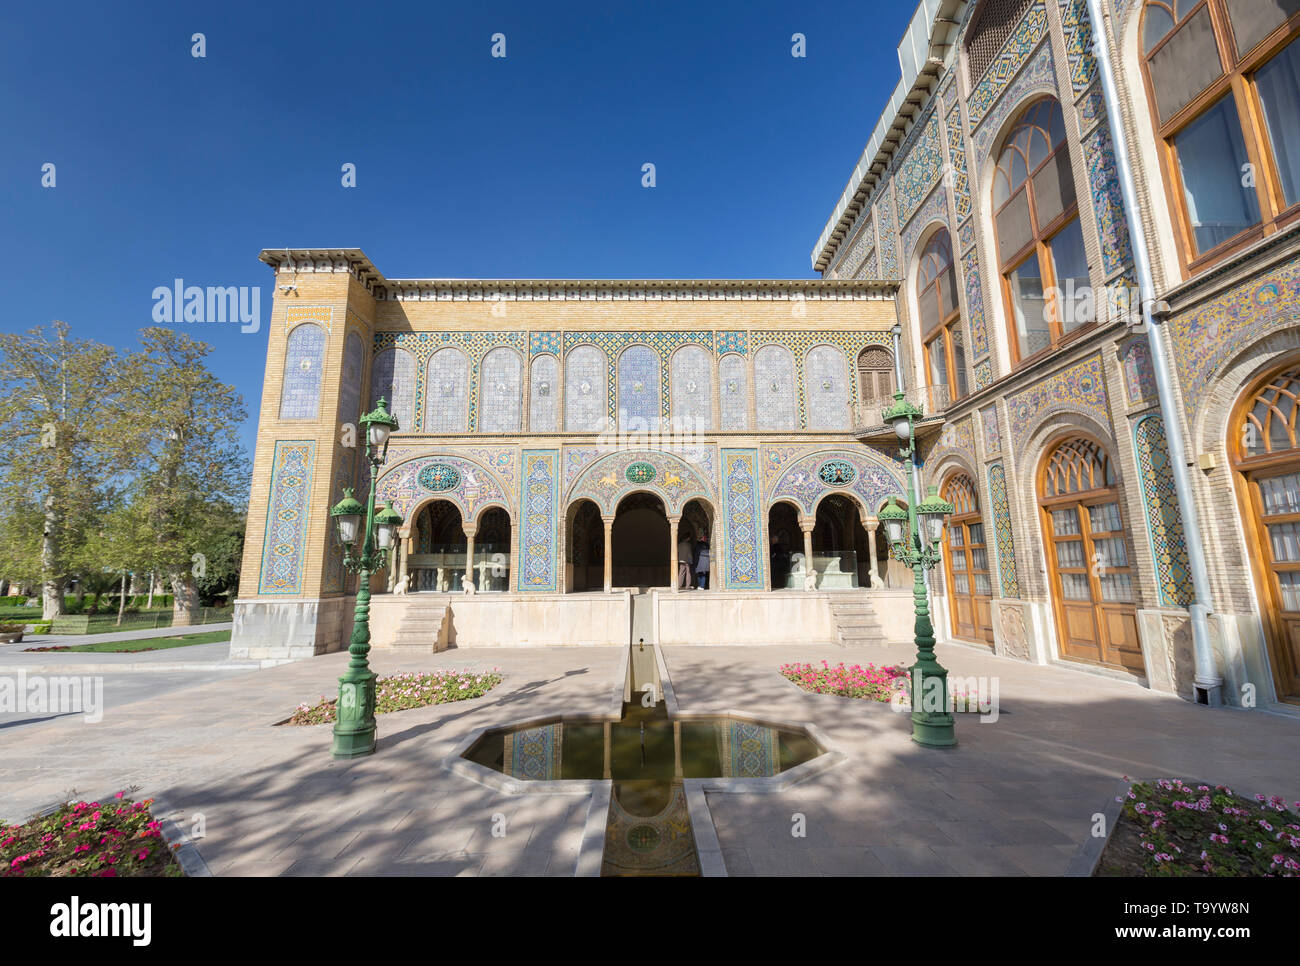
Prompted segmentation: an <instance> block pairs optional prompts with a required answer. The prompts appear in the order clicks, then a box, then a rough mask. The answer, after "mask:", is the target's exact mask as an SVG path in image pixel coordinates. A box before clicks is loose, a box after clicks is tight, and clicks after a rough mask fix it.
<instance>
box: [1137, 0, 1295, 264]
mask: <svg viewBox="0 0 1300 966" xmlns="http://www.w3.org/2000/svg"><path fill="white" fill-rule="evenodd" d="M1149 5H1150V0H1146V2H1144V3H1143V5H1142V13H1141V17H1140V20H1139V23H1138V44H1139V47H1138V58H1139V60H1140V61H1141V66H1142V82H1143V86H1144V87H1145V90H1146V96H1147V104H1148V106H1149V109H1150V116H1151V124H1152V126H1153V128H1154V130H1155V135H1156V148H1157V154H1158V155H1159V158H1160V172H1161V175H1162V176H1163V177H1164V181H1165V187H1166V189H1167V190H1168V192H1169V195H1170V199H1169V200H1170V206H1169V207H1170V209H1171V211H1172V214H1173V219H1174V243H1175V245H1176V246H1177V250H1178V260H1179V264H1180V265H1181V266H1182V268H1183V277H1184V278H1191V277H1192V276H1194V275H1196V274H1198V273H1200V272H1203V271H1205V270H1206V269H1208V268H1210V267H1212V266H1214V265H1217V264H1218V263H1220V262H1223V261H1225V260H1227V259H1230V258H1232V257H1233V256H1234V255H1236V254H1238V253H1239V252H1241V251H1242V250H1244V249H1246V248H1248V247H1250V246H1251V245H1253V244H1254V243H1256V242H1258V241H1259V240H1260V239H1262V238H1265V237H1267V236H1269V235H1272V234H1275V233H1276V232H1279V231H1281V230H1283V229H1284V228H1287V227H1289V226H1290V225H1292V224H1294V223H1295V222H1297V221H1300V199H1297V201H1296V203H1295V204H1293V205H1291V206H1289V207H1288V206H1287V205H1286V199H1285V196H1284V194H1283V191H1282V180H1281V176H1280V175H1279V173H1278V168H1277V159H1276V156H1275V155H1274V152H1273V149H1272V144H1271V142H1270V139H1269V134H1268V126H1267V124H1266V123H1265V121H1264V113H1263V105H1262V103H1261V102H1260V99H1259V91H1258V90H1257V89H1256V86H1255V74H1256V73H1257V72H1258V71H1259V69H1260V68H1261V67H1263V66H1264V65H1265V64H1267V63H1268V62H1269V61H1270V60H1272V59H1273V58H1274V57H1275V56H1277V55H1278V54H1279V53H1280V52H1281V51H1282V50H1283V48H1285V47H1287V46H1288V45H1289V44H1290V43H1291V42H1292V41H1295V40H1297V39H1300V14H1296V15H1294V16H1292V17H1291V18H1290V19H1289V20H1287V21H1286V22H1284V23H1282V24H1279V25H1278V26H1277V27H1276V28H1274V30H1273V31H1272V32H1271V33H1270V34H1268V36H1266V37H1265V38H1264V39H1263V40H1261V41H1260V42H1259V43H1257V44H1256V45H1255V47H1254V48H1253V49H1252V50H1249V51H1247V52H1246V53H1245V55H1243V56H1241V57H1238V56H1237V45H1236V40H1235V37H1234V36H1233V33H1232V24H1231V21H1230V20H1229V17H1228V11H1227V7H1226V6H1224V4H1223V0H1201V2H1200V3H1198V4H1196V5H1195V6H1194V7H1190V8H1189V9H1188V10H1187V12H1186V13H1184V14H1183V16H1182V17H1181V18H1180V19H1179V20H1178V21H1177V22H1176V23H1175V24H1174V27H1173V29H1172V30H1170V31H1169V33H1168V34H1166V35H1165V36H1164V37H1162V38H1161V39H1160V41H1159V42H1158V43H1157V44H1156V45H1155V46H1154V47H1152V48H1151V50H1150V51H1149V52H1148V51H1147V50H1146V49H1145V47H1144V43H1143V42H1144V39H1145V38H1144V36H1143V35H1144V33H1145V30H1146V17H1147V10H1148V7H1149ZM1162 6H1163V4H1162ZM1205 7H1208V8H1209V13H1210V22H1211V24H1212V26H1213V29H1214V40H1215V45H1216V47H1217V48H1218V52H1219V64H1220V67H1222V68H1223V76H1221V77H1220V78H1219V79H1218V80H1216V81H1215V82H1214V83H1213V84H1211V85H1210V86H1209V87H1207V88H1206V89H1205V90H1204V91H1202V92H1201V93H1200V94H1198V95H1197V96H1196V97H1194V98H1192V100H1191V101H1189V102H1188V103H1187V104H1185V105H1184V106H1183V107H1182V109H1181V110H1179V111H1178V112H1177V113H1176V114H1174V115H1173V116H1172V117H1170V118H1169V120H1167V121H1165V122H1164V123H1163V124H1162V123H1161V121H1160V116H1159V114H1158V113H1157V105H1156V97H1155V86H1154V85H1153V84H1152V82H1151V70H1150V64H1151V58H1152V57H1154V56H1155V55H1156V54H1157V53H1158V52H1159V51H1160V50H1162V49H1163V48H1164V47H1165V46H1166V45H1167V44H1168V43H1169V41H1170V39H1171V38H1172V37H1173V36H1174V34H1176V33H1177V32H1178V28H1179V27H1181V26H1182V25H1183V24H1185V23H1186V22H1187V21H1188V20H1189V19H1190V18H1191V17H1192V16H1194V15H1195V14H1196V13H1197V12H1198V11H1200V10H1201V9H1202V8H1205ZM1229 96H1230V97H1231V98H1232V105H1233V108H1234V110H1235V111H1236V114H1237V121H1238V124H1239V125H1240V127H1241V135H1242V140H1243V141H1244V142H1245V145H1246V155H1247V157H1248V158H1249V160H1250V164H1252V165H1253V166H1254V170H1255V171H1256V172H1259V173H1260V175H1261V176H1259V177H1257V178H1256V181H1255V196H1256V198H1257V200H1258V203H1259V212H1260V217H1259V223H1258V224H1256V225H1254V226H1252V227H1250V228H1247V229H1245V230H1244V231H1241V232H1239V233H1238V234H1236V235H1234V236H1233V237H1232V238H1229V239H1227V240H1225V241H1223V242H1220V243H1219V244H1218V245H1216V246H1215V247H1214V248H1211V249H1208V250H1207V251H1204V252H1197V250H1196V242H1195V233H1194V230H1193V228H1192V223H1191V217H1190V215H1189V214H1188V211H1187V195H1186V192H1185V191H1184V188H1183V177H1182V171H1181V169H1180V167H1179V163H1178V151H1177V149H1176V148H1175V147H1174V140H1175V139H1176V138H1177V137H1178V135H1179V134H1181V133H1182V132H1183V131H1184V130H1186V129H1187V127H1188V126H1189V125H1190V124H1191V123H1192V122H1194V121H1196V120H1199V119H1200V118H1201V116H1202V115H1204V114H1205V112H1206V111H1208V110H1209V109H1210V108H1212V107H1213V106H1214V105H1216V104H1217V103H1219V101H1220V100H1221V99H1223V98H1224V97H1229Z"/></svg>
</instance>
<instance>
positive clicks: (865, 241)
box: [835, 208, 876, 278]
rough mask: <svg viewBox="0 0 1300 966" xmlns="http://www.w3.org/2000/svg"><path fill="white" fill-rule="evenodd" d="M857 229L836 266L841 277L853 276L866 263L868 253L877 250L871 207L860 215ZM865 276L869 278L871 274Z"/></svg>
mask: <svg viewBox="0 0 1300 966" xmlns="http://www.w3.org/2000/svg"><path fill="white" fill-rule="evenodd" d="M857 229H858V231H857V234H855V235H854V236H853V239H852V240H851V241H850V242H849V244H848V248H847V250H846V252H845V254H844V257H843V258H841V259H840V260H839V263H838V264H837V265H836V266H835V268H836V270H837V271H838V272H839V274H840V277H841V278H852V277H853V276H854V274H855V273H856V272H857V271H858V269H859V268H861V267H862V266H863V265H864V264H865V263H866V260H867V255H868V254H870V253H872V252H874V251H875V248H876V229H875V225H874V224H873V223H872V220H871V209H870V208H868V209H867V210H866V211H864V212H863V213H862V214H861V215H859V216H858V225H857ZM865 277H867V278H869V277H870V275H868V276H865Z"/></svg>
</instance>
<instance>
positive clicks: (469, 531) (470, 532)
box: [461, 526, 478, 593]
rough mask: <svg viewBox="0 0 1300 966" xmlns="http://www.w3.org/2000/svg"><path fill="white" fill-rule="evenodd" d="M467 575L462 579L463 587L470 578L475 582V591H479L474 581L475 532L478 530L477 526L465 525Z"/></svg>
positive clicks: (462, 587)
mask: <svg viewBox="0 0 1300 966" xmlns="http://www.w3.org/2000/svg"><path fill="white" fill-rule="evenodd" d="M464 529H465V576H464V578H463V579H462V581H461V589H462V590H463V589H464V587H465V584H464V581H466V580H468V581H469V582H470V583H472V584H474V591H475V593H477V592H478V584H477V583H475V582H474V534H476V533H477V532H478V527H477V526H469V527H465V528H464Z"/></svg>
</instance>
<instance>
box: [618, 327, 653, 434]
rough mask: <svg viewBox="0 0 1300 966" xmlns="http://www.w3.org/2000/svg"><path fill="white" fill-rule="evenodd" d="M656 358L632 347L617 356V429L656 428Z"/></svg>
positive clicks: (644, 349)
mask: <svg viewBox="0 0 1300 966" xmlns="http://www.w3.org/2000/svg"><path fill="white" fill-rule="evenodd" d="M659 378H660V376H659V356H658V354H657V353H656V352H655V351H654V350H653V349H651V348H650V347H649V346H644V345H634V346H629V347H628V348H627V349H624V350H623V352H622V353H621V354H620V355H619V357H618V428H619V429H623V430H631V431H633V432H643V433H644V432H648V431H650V430H654V429H657V428H658V427H659V416H660V409H659Z"/></svg>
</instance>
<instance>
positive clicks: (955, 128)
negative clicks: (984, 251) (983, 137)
mask: <svg viewBox="0 0 1300 966" xmlns="http://www.w3.org/2000/svg"><path fill="white" fill-rule="evenodd" d="M948 164H949V168H948V172H949V173H948V177H947V179H946V182H945V183H946V184H947V187H948V190H949V192H950V193H951V194H952V200H953V205H954V206H955V207H956V210H957V223H958V224H961V223H962V222H963V221H965V220H966V219H967V217H969V215H970V212H971V201H970V171H969V170H968V169H967V167H966V138H965V135H964V134H963V133H962V124H961V105H960V104H954V105H953V107H952V110H950V111H949V112H948ZM963 247H965V246H963Z"/></svg>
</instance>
